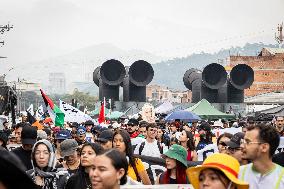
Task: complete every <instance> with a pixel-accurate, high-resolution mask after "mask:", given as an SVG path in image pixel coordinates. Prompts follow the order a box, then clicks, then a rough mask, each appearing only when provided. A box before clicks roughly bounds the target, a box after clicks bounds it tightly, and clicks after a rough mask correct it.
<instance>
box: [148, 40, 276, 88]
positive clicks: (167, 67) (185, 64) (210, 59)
mask: <svg viewBox="0 0 284 189" xmlns="http://www.w3.org/2000/svg"><path fill="white" fill-rule="evenodd" d="M263 47H278V46H276V45H264V44H263V43H254V44H249V43H247V44H246V45H245V46H244V47H231V48H230V49H221V50H220V51H219V52H217V53H214V54H209V53H200V54H192V55H190V56H187V57H184V58H174V59H172V60H167V61H162V62H160V63H157V64H153V65H152V66H153V69H154V72H155V76H154V79H153V81H152V82H151V84H158V85H162V86H167V87H169V88H171V89H179V90H186V87H185V86H184V84H183V75H184V73H185V72H186V71H187V70H188V69H190V68H196V69H199V70H202V69H203V68H204V67H205V66H206V65H208V64H211V63H214V62H215V63H220V64H222V65H226V64H227V58H228V57H229V56H230V55H241V56H256V55H258V54H259V52H260V51H261V49H262V48H263Z"/></svg>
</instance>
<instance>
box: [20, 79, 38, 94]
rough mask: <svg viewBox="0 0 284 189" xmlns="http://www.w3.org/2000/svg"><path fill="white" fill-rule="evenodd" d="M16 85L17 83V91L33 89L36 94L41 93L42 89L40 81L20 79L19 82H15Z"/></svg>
mask: <svg viewBox="0 0 284 189" xmlns="http://www.w3.org/2000/svg"><path fill="white" fill-rule="evenodd" d="M15 85H16V90H17V91H21V92H29V91H33V92H35V93H36V94H38V95H40V89H41V85H40V83H33V82H27V81H18V82H15Z"/></svg>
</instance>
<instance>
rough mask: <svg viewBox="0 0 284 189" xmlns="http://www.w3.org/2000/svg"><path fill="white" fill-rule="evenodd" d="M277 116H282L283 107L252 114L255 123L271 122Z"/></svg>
mask: <svg viewBox="0 0 284 189" xmlns="http://www.w3.org/2000/svg"><path fill="white" fill-rule="evenodd" d="M277 116H284V105H281V106H278V107H274V108H269V109H266V110H261V111H257V112H254V117H255V121H272V120H273V118H274V117H277Z"/></svg>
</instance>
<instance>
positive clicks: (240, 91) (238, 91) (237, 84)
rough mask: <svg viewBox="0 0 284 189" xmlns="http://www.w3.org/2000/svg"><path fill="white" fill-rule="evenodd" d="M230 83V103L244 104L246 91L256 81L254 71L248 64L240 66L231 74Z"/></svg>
mask: <svg viewBox="0 0 284 189" xmlns="http://www.w3.org/2000/svg"><path fill="white" fill-rule="evenodd" d="M229 81H230V82H229V83H228V103H243V102H244V89H247V88H249V87H250V86H251V85H252V83H253V81H254V71H253V69H252V68H251V67H250V66H248V65H246V64H238V65H236V66H235V67H233V69H232V70H231V72H230V80H229Z"/></svg>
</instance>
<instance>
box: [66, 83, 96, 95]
mask: <svg viewBox="0 0 284 189" xmlns="http://www.w3.org/2000/svg"><path fill="white" fill-rule="evenodd" d="M74 90H78V91H80V92H84V93H89V94H90V95H93V96H99V89H98V87H97V86H96V84H95V83H94V82H82V81H77V82H72V83H70V84H69V85H68V91H67V92H68V93H69V94H72V93H73V92H74Z"/></svg>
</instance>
